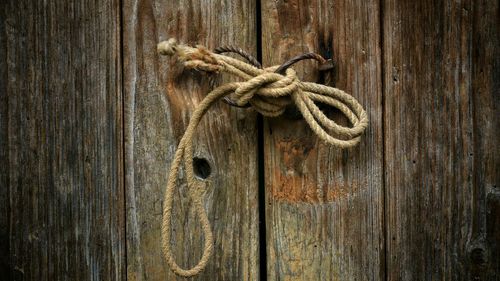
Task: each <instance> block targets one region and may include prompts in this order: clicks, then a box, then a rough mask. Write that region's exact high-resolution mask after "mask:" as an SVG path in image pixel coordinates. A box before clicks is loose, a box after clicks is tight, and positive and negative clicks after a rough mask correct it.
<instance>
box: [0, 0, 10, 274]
mask: <svg viewBox="0 0 500 281" xmlns="http://www.w3.org/2000/svg"><path fill="white" fill-rule="evenodd" d="M5 8H6V2H5V1H3V2H0V167H2V168H0V276H4V278H6V280H10V279H11V270H10V203H9V201H10V195H9V169H7V167H9V149H8V145H7V144H8V130H9V129H8V126H9V123H8V119H7V115H8V103H9V100H8V95H7V63H6V62H7V33H6V29H5V23H6V22H5V19H6V16H7V15H6V14H5V11H6V9H5Z"/></svg>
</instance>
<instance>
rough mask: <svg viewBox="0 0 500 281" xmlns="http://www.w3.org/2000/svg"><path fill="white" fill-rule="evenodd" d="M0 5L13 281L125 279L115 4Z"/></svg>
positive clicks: (5, 178) (3, 128) (4, 145)
mask: <svg viewBox="0 0 500 281" xmlns="http://www.w3.org/2000/svg"><path fill="white" fill-rule="evenodd" d="M2 2H3V3H2V7H3V8H4V9H2V10H3V11H2V13H4V17H5V18H2V24H1V27H2V31H1V32H2V33H4V36H5V37H4V39H2V46H1V47H0V48H2V49H3V51H2V53H1V54H2V59H3V58H5V61H4V60H2V67H1V68H4V67H5V69H4V70H3V71H6V73H2V77H3V78H5V80H3V79H2V81H3V82H2V83H1V87H2V92H3V90H4V89H5V92H3V93H2V98H1V104H2V105H1V109H0V110H1V111H0V112H1V113H0V114H1V121H0V123H1V124H2V125H0V128H1V133H0V135H1V138H2V140H1V145H2V149H1V151H2V153H1V154H2V158H3V157H4V156H6V157H7V158H6V159H8V160H7V161H8V163H7V164H8V165H5V166H4V165H2V170H3V172H2V179H1V180H2V190H4V189H8V192H9V195H10V199H9V201H10V204H9V205H10V206H9V207H8V208H9V210H10V213H9V214H8V217H9V223H10V226H11V228H10V233H9V237H8V240H10V245H9V247H10V263H11V264H10V266H11V268H10V270H11V274H12V276H11V278H13V280H118V279H120V280H121V279H123V277H125V274H124V273H125V244H124V242H125V240H124V235H125V233H124V227H125V224H124V218H125V212H124V211H125V210H124V201H123V199H124V193H123V191H124V186H123V165H122V163H123V158H122V157H123V156H122V155H123V149H122V145H123V138H122V130H121V123H122V96H121V63H120V61H121V60H120V21H119V19H120V14H119V13H120V6H119V1H24V0H22V1H5V2H4V1H2ZM4 43H5V45H4ZM4 62H5V65H4ZM5 102H6V103H5ZM5 161H6V160H5V159H3V160H2V164H5ZM4 183H5V184H6V185H4ZM2 194H3V191H2ZM1 208H6V207H5V206H2V207H1ZM2 231H3V230H2ZM2 240H3V238H2ZM2 243H3V242H2ZM3 277H4V276H2V278H3Z"/></svg>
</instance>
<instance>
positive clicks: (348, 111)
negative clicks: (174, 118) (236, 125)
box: [158, 39, 368, 277]
mask: <svg viewBox="0 0 500 281" xmlns="http://www.w3.org/2000/svg"><path fill="white" fill-rule="evenodd" d="M227 51H232V52H237V53H240V54H246V53H245V52H244V51H242V50H241V49H228V48H221V49H219V50H217V51H216V52H227ZM158 52H159V53H160V54H162V55H167V56H176V57H177V59H178V60H179V61H180V62H182V63H183V65H184V67H186V68H192V69H197V70H201V71H205V72H210V73H219V72H226V73H229V74H231V75H234V76H236V77H239V78H241V79H243V80H245V81H243V82H231V83H227V84H224V85H222V86H220V87H218V88H216V89H214V90H212V91H211V92H210V93H208V94H207V96H206V97H205V98H204V99H203V100H202V101H201V102H200V104H198V106H197V107H196V108H195V110H194V111H193V114H192V117H191V119H190V121H189V124H188V127H187V129H186V132H185V133H184V136H183V137H182V138H181V140H180V142H179V146H178V147H177V150H176V152H175V156H174V159H173V161H172V165H171V167H170V171H169V176H168V180H167V187H166V190H165V195H164V201H163V204H164V205H163V221H162V227H161V234H162V249H163V253H164V256H165V259H166V261H167V263H168V265H169V267H170V269H171V270H172V271H173V272H174V273H175V274H177V275H179V276H183V277H191V276H195V275H197V274H199V273H200V272H201V271H202V270H203V269H204V268H205V267H206V265H207V263H208V261H209V259H210V256H211V255H212V252H213V243H214V240H213V235H212V230H211V226H210V222H209V220H208V216H207V213H206V211H205V209H204V207H203V188H204V183H203V182H201V181H199V180H197V179H196V177H195V175H194V170H193V158H192V155H193V144H192V142H193V135H194V133H195V131H196V128H197V127H198V124H199V123H200V121H201V118H202V117H203V116H204V114H205V113H206V111H207V110H208V109H209V108H210V107H211V106H212V104H214V103H215V102H217V101H218V100H220V99H222V98H224V97H226V96H228V95H230V94H233V96H234V97H235V98H236V100H235V101H234V102H235V103H236V104H237V105H238V106H240V107H243V106H247V105H251V107H252V108H254V109H255V110H256V111H257V112H259V113H261V114H262V115H264V116H267V117H274V116H278V115H280V114H282V113H283V112H284V111H285V108H286V106H287V105H288V104H290V103H292V102H293V103H294V104H295V105H296V106H297V108H298V109H299V111H300V113H301V114H302V116H303V117H304V120H305V121H306V123H307V124H308V125H309V126H310V127H311V129H312V130H313V131H314V133H316V135H317V136H318V137H319V138H320V139H321V140H323V141H325V142H326V143H328V144H330V145H333V146H336V147H339V148H349V147H353V146H355V145H357V144H358V143H359V142H360V140H361V135H362V134H363V132H364V131H365V129H366V127H367V126H368V116H367V114H366V112H365V110H364V109H363V107H362V106H361V105H360V104H359V102H358V101H357V100H356V99H355V98H354V97H352V96H351V95H349V94H347V93H345V92H343V91H341V90H339V89H336V88H332V87H328V86H324V85H319V84H316V83H309V82H301V81H300V80H299V79H298V78H297V75H296V73H295V71H294V70H293V69H292V68H289V65H288V66H287V67H284V68H283V67H282V68H280V69H281V70H280V71H281V72H282V73H283V74H281V73H275V71H276V70H277V69H278V68H279V66H272V67H267V68H263V69H262V68H260V64H258V63H255V62H252V57H251V56H245V55H243V57H244V58H246V59H247V60H248V61H249V62H250V64H249V63H246V62H243V61H241V60H238V59H235V58H231V57H228V56H225V55H222V54H217V53H214V52H210V51H208V50H206V49H205V48H204V47H202V46H197V47H190V46H187V45H183V44H177V42H176V40H175V39H169V40H168V41H163V42H161V43H159V44H158ZM249 58H250V59H249ZM290 65H291V64H290ZM315 102H321V103H324V104H327V105H330V106H333V107H335V108H337V109H339V110H340V111H341V112H342V113H343V114H344V115H345V116H346V117H347V119H348V120H349V121H350V123H351V124H352V126H351V127H345V126H342V125H339V124H337V123H336V122H335V121H333V120H331V119H329V118H328V117H327V116H326V115H325V114H324V113H323V112H322V111H321V110H320V109H319V108H318V106H317V105H316V104H315ZM181 166H183V167H184V170H185V172H186V181H187V188H188V196H189V197H190V198H191V200H192V203H193V208H194V211H195V214H196V216H197V217H198V219H199V220H200V224H201V227H202V230H203V235H204V240H205V241H204V249H203V254H202V257H201V258H200V260H199V262H198V264H196V265H195V266H194V267H192V268H190V269H183V268H181V267H180V266H179V265H178V264H177V263H176V261H175V258H174V256H173V253H172V246H171V243H170V240H171V221H172V203H173V195H174V191H175V187H176V182H177V179H178V176H179V170H180V168H181Z"/></svg>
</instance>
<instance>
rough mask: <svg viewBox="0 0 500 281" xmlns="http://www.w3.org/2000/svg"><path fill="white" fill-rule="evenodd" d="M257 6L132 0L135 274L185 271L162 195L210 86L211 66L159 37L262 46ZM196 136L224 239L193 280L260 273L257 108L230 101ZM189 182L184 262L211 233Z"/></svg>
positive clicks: (179, 232)
mask: <svg viewBox="0 0 500 281" xmlns="http://www.w3.org/2000/svg"><path fill="white" fill-rule="evenodd" d="M255 9H256V7H255V2H254V1H238V0H227V1H215V0H214V1H198V0H194V1H166V0H155V1H152V0H135V1H125V2H124V6H123V12H124V65H125V69H124V70H125V72H124V73H125V74H124V75H125V76H124V79H125V84H124V85H125V95H126V101H125V104H126V105H125V106H126V111H125V112H126V122H125V123H126V125H125V130H126V136H125V137H126V146H125V150H126V166H127V168H126V189H127V203H126V204H127V242H128V247H127V261H128V270H127V277H128V280H184V279H183V278H179V277H176V276H175V275H174V274H173V273H171V271H170V269H169V268H168V266H167V264H166V262H165V261H164V258H163V254H162V252H161V247H160V245H161V236H160V226H161V221H162V200H163V194H164V189H165V185H166V181H167V172H168V169H169V166H170V163H171V160H172V158H173V156H174V152H175V149H176V147H177V144H178V142H179V140H180V138H181V136H182V134H183V133H184V130H185V128H186V126H187V124H188V121H189V117H190V114H191V112H192V111H193V109H194V108H195V106H196V105H197V104H198V103H199V102H200V101H201V99H202V98H203V97H204V96H205V95H206V93H208V91H209V85H208V78H207V76H206V74H203V73H199V72H196V71H189V70H184V69H183V68H182V67H181V66H180V65H179V64H176V62H175V61H174V60H173V59H171V58H166V57H160V56H159V55H158V54H157V51H156V44H157V43H158V42H160V41H162V40H166V39H168V38H169V37H175V38H177V39H178V40H179V41H181V42H184V43H189V44H193V45H194V44H201V45H205V46H207V47H208V48H210V49H213V48H215V47H217V46H220V45H226V44H232V45H236V46H239V47H241V48H243V49H246V50H248V51H249V52H250V53H254V54H255V53H256V43H255V42H256V30H255V25H256V19H255ZM195 138H196V140H195V153H196V155H195V157H197V158H199V159H205V160H206V161H207V162H208V164H209V166H210V175H209V176H208V178H207V179H206V182H207V191H206V194H205V198H204V201H205V208H206V209H207V211H208V214H209V220H210V222H211V223H212V229H213V232H214V238H215V245H214V255H213V256H212V258H211V260H210V262H209V263H208V266H207V268H206V269H205V271H204V272H203V273H202V274H200V275H199V276H197V277H195V278H193V280H257V279H258V262H259V260H258V211H257V209H258V206H257V170H256V165H257V163H256V162H257V155H256V153H257V131H256V115H255V113H254V112H252V111H249V110H241V109H236V108H230V107H229V106H227V105H226V104H223V103H222V102H221V103H219V104H217V106H215V107H214V108H212V109H210V110H209V111H208V113H207V115H206V116H205V117H204V119H203V120H202V123H201V124H200V126H199V128H198V132H197V135H196V137H195ZM205 171H206V170H205ZM179 184H180V188H179V192H177V193H176V194H175V199H174V206H173V210H174V214H173V218H174V219H173V222H172V224H173V234H172V245H173V251H174V255H175V257H176V259H177V262H178V263H179V264H180V265H181V266H183V267H190V266H193V265H195V264H196V263H197V261H198V259H199V258H200V256H201V253H202V245H203V235H202V234H201V233H202V232H201V228H200V227H199V225H198V219H197V218H196V217H195V216H194V215H193V212H192V211H191V208H190V206H191V203H190V202H189V200H188V199H187V197H186V187H185V183H184V179H181V180H180V181H179Z"/></svg>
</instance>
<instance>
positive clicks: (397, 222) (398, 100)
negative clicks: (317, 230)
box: [383, 0, 500, 280]
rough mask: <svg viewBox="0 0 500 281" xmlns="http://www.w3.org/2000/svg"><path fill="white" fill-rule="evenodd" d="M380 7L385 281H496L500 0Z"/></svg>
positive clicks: (498, 272) (392, 3)
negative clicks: (491, 240)
mask: <svg viewBox="0 0 500 281" xmlns="http://www.w3.org/2000/svg"><path fill="white" fill-rule="evenodd" d="M384 8H385V9H384V20H383V26H384V60H383V64H384V69H385V75H384V76H385V77H384V85H385V91H384V97H385V102H384V104H385V114H384V128H385V147H386V149H385V152H386V153H385V163H386V165H385V167H386V171H385V172H386V173H385V175H386V179H385V181H386V204H387V205H386V210H387V212H386V214H387V216H386V218H387V268H388V272H387V274H388V280H421V279H425V280H495V279H496V280H498V279H497V278H498V276H500V268H499V267H498V263H497V264H496V265H495V264H492V263H490V262H491V261H492V260H494V258H493V256H495V255H496V256H498V253H494V252H492V251H491V249H490V245H489V244H488V241H486V240H487V239H485V238H486V236H487V233H486V229H485V225H486V221H487V214H486V202H485V199H486V197H487V194H488V193H489V192H492V191H494V190H496V191H497V192H498V184H499V176H500V173H499V170H498V167H499V166H500V161H499V151H500V150H499V146H498V140H499V139H500V135H499V121H498V109H499V102H500V101H499V100H500V96H499V77H500V63H499V57H500V56H499V41H498V21H499V14H498V13H499V7H498V1H430V0H429V1H392V0H386V1H384ZM492 202H495V201H494V200H493V201H492ZM493 206H495V205H494V203H493ZM493 209H495V208H494V207H493ZM497 212H498V211H497ZM497 215H498V214H497ZM494 216H495V214H490V220H488V221H490V222H494V221H495V219H493V217H494ZM492 229H494V227H493V228H492ZM497 236H498V235H497Z"/></svg>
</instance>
